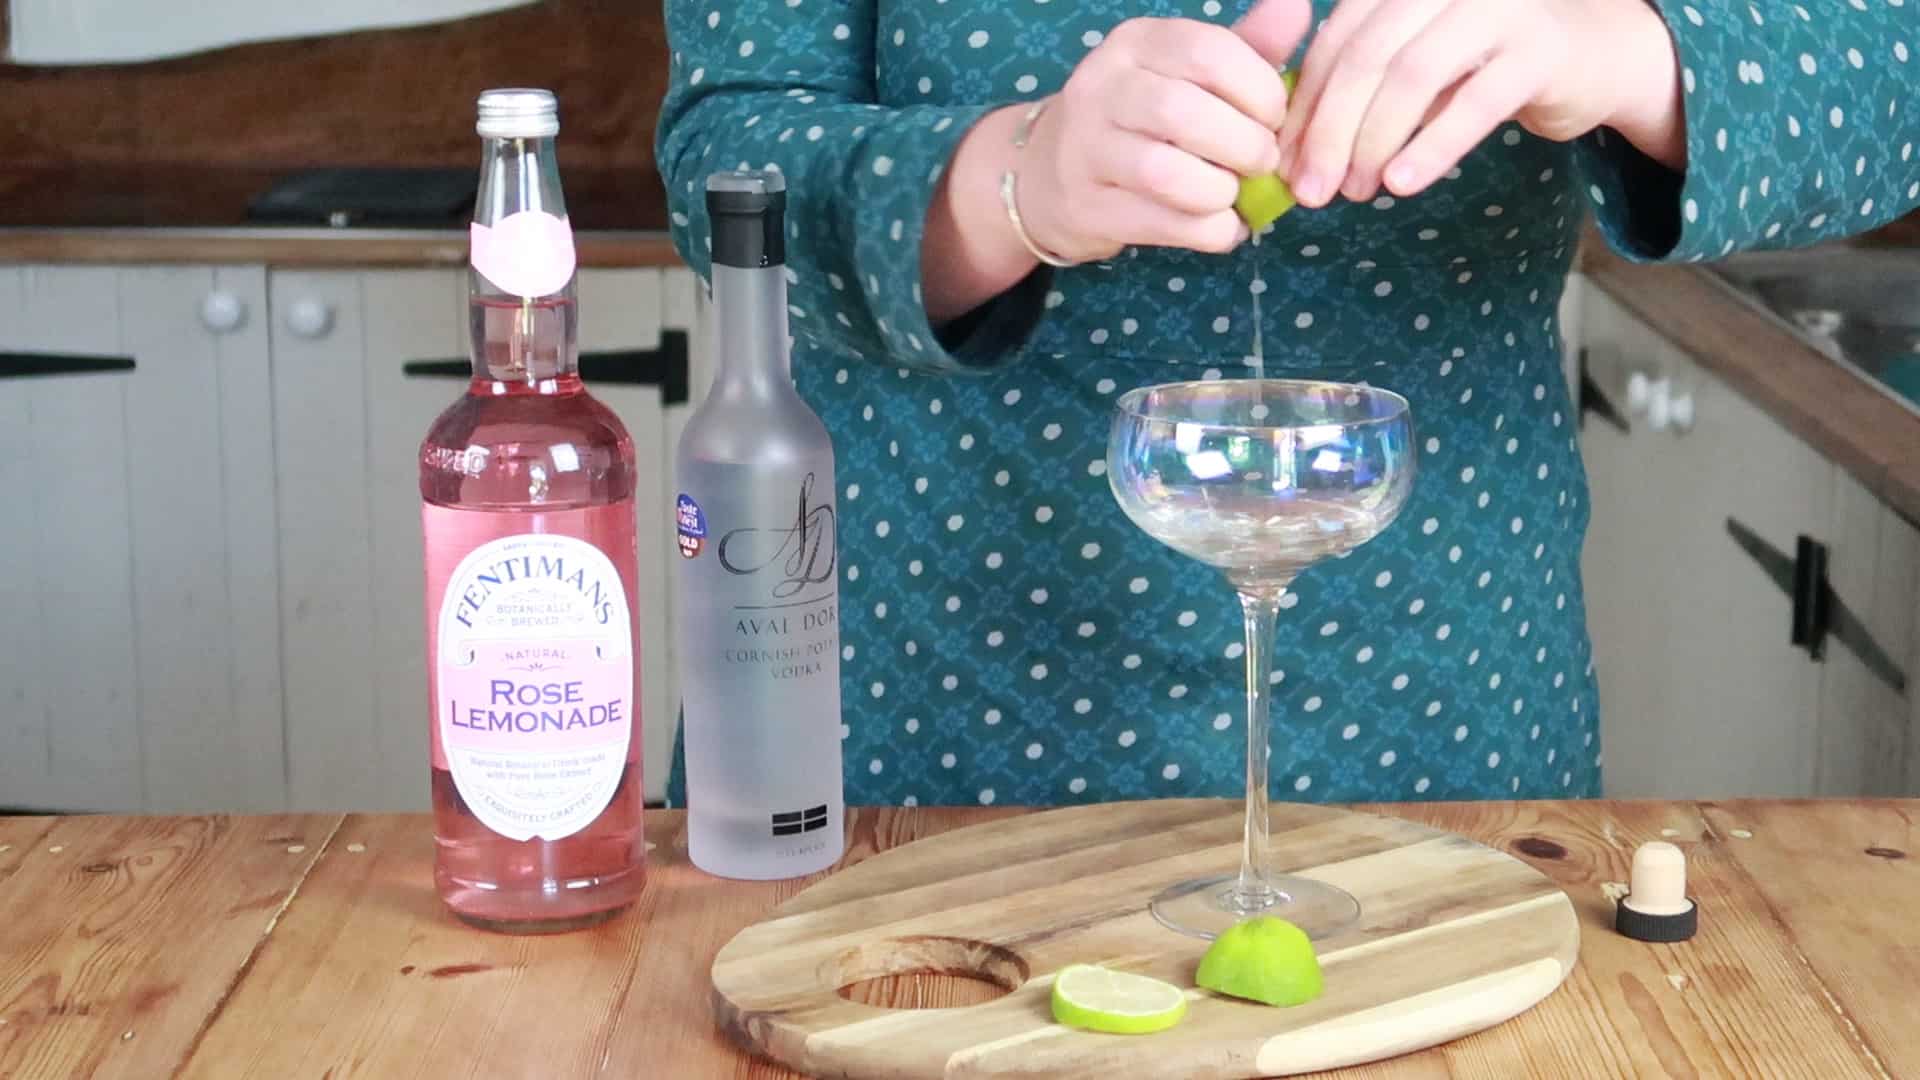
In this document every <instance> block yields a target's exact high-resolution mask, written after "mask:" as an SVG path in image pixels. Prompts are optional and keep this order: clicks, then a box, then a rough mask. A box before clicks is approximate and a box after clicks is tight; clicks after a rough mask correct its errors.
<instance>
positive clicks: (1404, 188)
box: [1386, 161, 1420, 195]
mask: <svg viewBox="0 0 1920 1080" xmlns="http://www.w3.org/2000/svg"><path fill="white" fill-rule="evenodd" d="M1419 177H1420V173H1419V170H1418V169H1415V168H1414V167H1413V166H1412V165H1411V164H1409V163H1407V162H1404V161H1396V162H1394V163H1393V164H1392V165H1389V166H1387V176H1386V180H1387V186H1388V187H1390V188H1392V189H1393V190H1394V192H1395V193H1397V194H1400V195H1411V194H1412V193H1413V185H1414V184H1416V183H1418V182H1419Z"/></svg>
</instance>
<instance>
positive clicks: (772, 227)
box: [707, 170, 787, 270]
mask: <svg viewBox="0 0 1920 1080" xmlns="http://www.w3.org/2000/svg"><path fill="white" fill-rule="evenodd" d="M707 216H708V217H709V218H710V219H711V220H712V222H713V252H712V254H713V261H714V262H715V263H716V264H718V265H720V266H737V267H742V268H744V269H748V270H758V269H761V268H762V267H767V266H780V265H782V264H784V263H785V262H786V261H787V239H786V232H785V229H786V217H787V180H786V177H784V176H782V175H781V174H780V173H779V172H777V171H773V170H766V171H760V170H740V171H731V172H718V173H714V174H713V175H712V176H709V177H707Z"/></svg>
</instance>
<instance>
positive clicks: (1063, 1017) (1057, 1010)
mask: <svg viewBox="0 0 1920 1080" xmlns="http://www.w3.org/2000/svg"><path fill="white" fill-rule="evenodd" d="M1185 1015H1187V995H1186V993H1185V992H1184V991H1182V990H1181V989H1180V988H1179V987H1177V986H1175V985H1173V984H1172V983H1170V982H1162V981H1161V980H1159V979H1155V978H1150V977H1148V976H1146V975H1134V974H1132V973H1130V972H1125V971H1114V970H1112V969H1110V968H1103V967H1099V966H1097V965H1094V964H1069V965H1067V966H1066V967H1064V968H1061V969H1060V973H1059V974H1058V975H1055V976H1054V978H1053V1018H1054V1019H1055V1020H1058V1021H1059V1022H1060V1023H1062V1024H1066V1025H1067V1026H1069V1027H1077V1028H1085V1029H1087V1030H1089V1031H1104V1032H1108V1033H1110V1034H1114V1035H1146V1034H1149V1033H1151V1032H1155V1031H1164V1030H1166V1029H1167V1028H1170V1027H1172V1026H1173V1025H1175V1024H1177V1023H1179V1022H1180V1018H1181V1017H1183V1016H1185Z"/></svg>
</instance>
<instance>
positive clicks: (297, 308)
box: [287, 298, 333, 341]
mask: <svg viewBox="0 0 1920 1080" xmlns="http://www.w3.org/2000/svg"><path fill="white" fill-rule="evenodd" d="M287 329H288V330H289V331H290V332H292V334H293V336H294V337H298V338H305V339H307V340H308V341H314V340H317V339H319V338H323V337H326V336H327V331H329V330H331V329H333V308H332V307H331V306H329V305H328V304H327V302H326V301H324V300H314V299H311V298H309V299H304V300H295V301H294V302H293V305H292V306H291V307H289V308H288V309H287Z"/></svg>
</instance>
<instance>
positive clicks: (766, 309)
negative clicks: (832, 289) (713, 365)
mask: <svg viewBox="0 0 1920 1080" xmlns="http://www.w3.org/2000/svg"><path fill="white" fill-rule="evenodd" d="M713 324H714V325H713V335H714V344H715V346H716V349H715V355H716V357H717V358H718V367H717V369H716V370H715V372H714V379H713V387H714V391H715V392H716V393H738V392H746V393H751V394H755V395H759V394H765V393H770V392H779V391H782V390H784V391H787V392H791V391H792V389H793V363H792V359H791V357H790V356H789V353H788V349H787V278H786V268H785V267H784V266H782V265H780V264H778V263H776V264H774V265H771V266H761V267H753V268H747V267H739V266H727V265H725V264H722V263H714V264H713Z"/></svg>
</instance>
